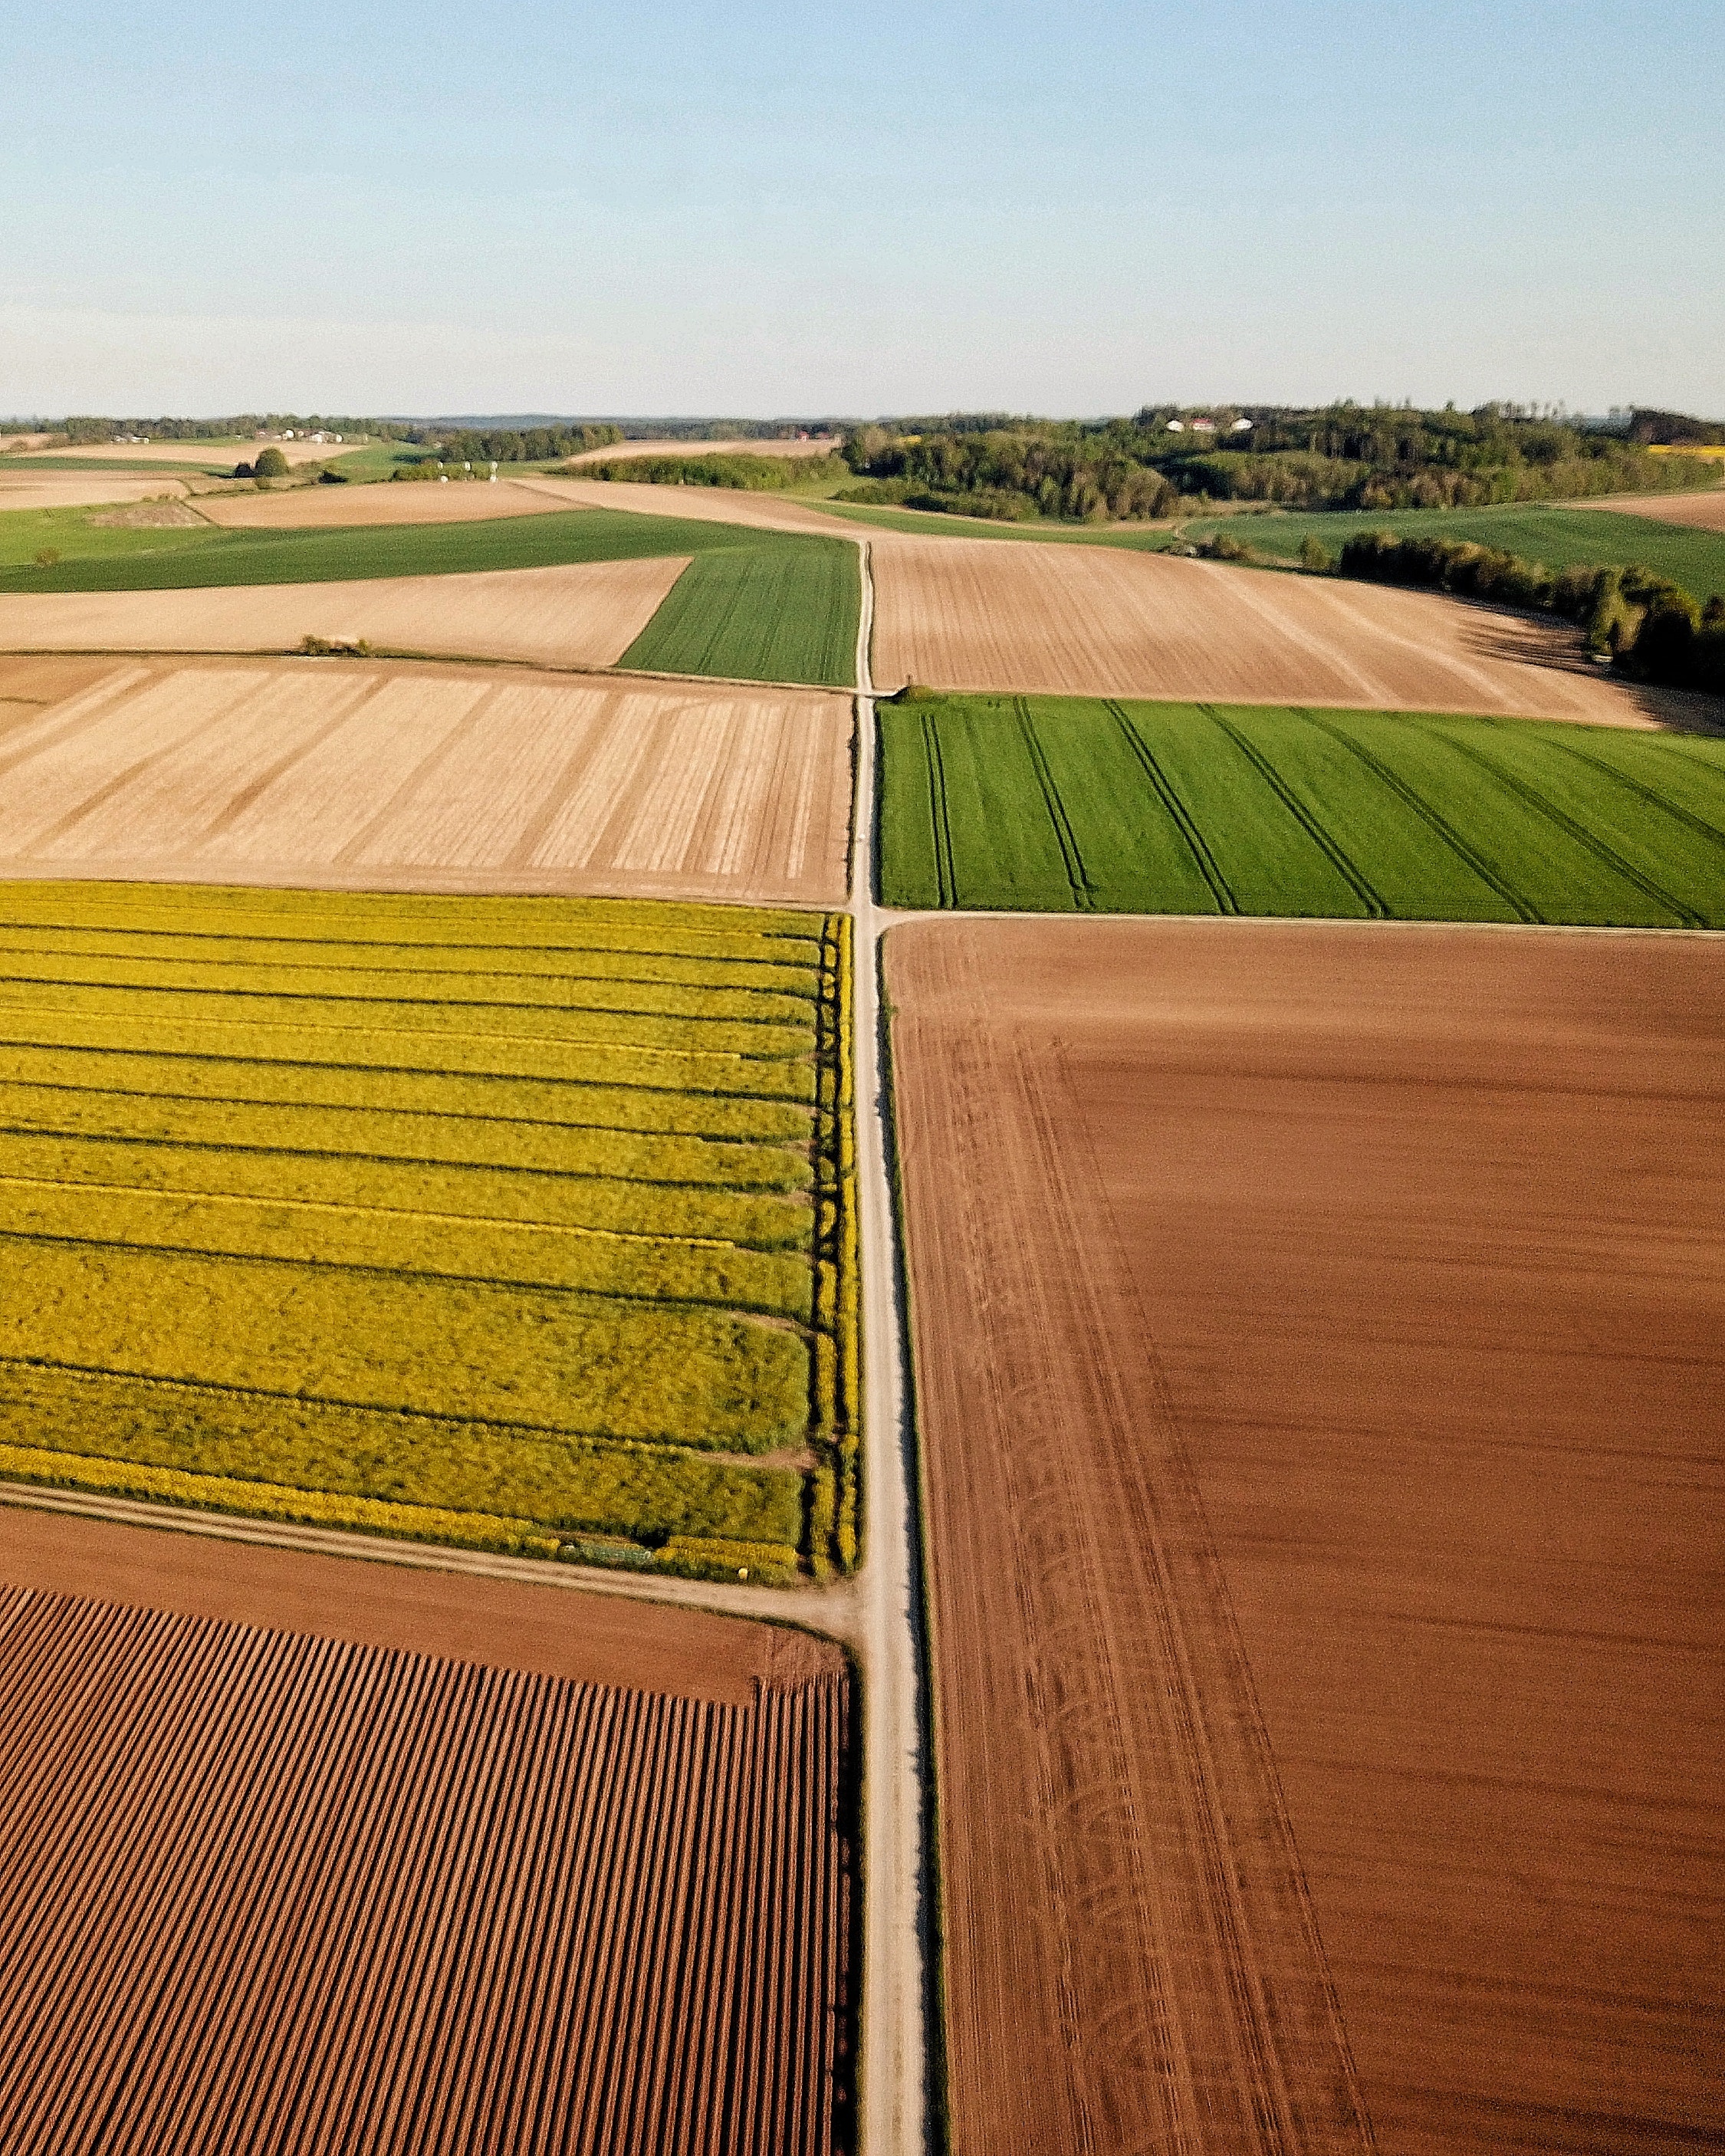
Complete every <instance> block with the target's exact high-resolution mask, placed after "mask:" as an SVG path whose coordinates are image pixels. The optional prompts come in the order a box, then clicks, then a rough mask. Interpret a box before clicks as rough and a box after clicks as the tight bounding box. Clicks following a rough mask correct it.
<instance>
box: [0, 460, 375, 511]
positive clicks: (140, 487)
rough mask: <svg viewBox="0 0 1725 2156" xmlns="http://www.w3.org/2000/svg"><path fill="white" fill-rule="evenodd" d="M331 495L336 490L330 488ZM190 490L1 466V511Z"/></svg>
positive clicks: (150, 481)
mask: <svg viewBox="0 0 1725 2156" xmlns="http://www.w3.org/2000/svg"><path fill="white" fill-rule="evenodd" d="M330 491H331V492H332V493H333V492H334V491H335V490H334V489H333V488H331V490H330ZM186 492H187V489H186V487H185V485H183V483H182V481H181V480H178V479H177V478H176V477H175V476H174V475H172V473H171V472H163V473H162V475H161V476H160V477H159V478H152V477H151V475H150V474H148V473H147V472H115V473H114V474H112V475H111V476H110V475H107V474H105V473H103V472H67V473H66V474H65V475H64V477H62V476H61V475H59V474H58V473H56V472H44V471H8V470H7V469H6V467H5V466H4V465H0V511H4V510H8V509H85V508H90V507H95V506H99V505H100V504H101V503H103V502H109V501H158V500H162V499H163V498H164V497H166V498H167V499H169V500H174V501H182V500H184V499H185V496H186Z"/></svg>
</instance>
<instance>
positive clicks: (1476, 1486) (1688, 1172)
mask: <svg viewBox="0 0 1725 2156" xmlns="http://www.w3.org/2000/svg"><path fill="white" fill-rule="evenodd" d="M886 948H887V965H886V987H887V990H888V993H889V994H890V996H891V999H892V1002H893V1004H894V1005H895V1006H896V1017H895V1019H894V1022H893V1036H892V1037H893V1059H894V1073H895V1098H896V1119H897V1131H898V1136H899V1141H900V1146H901V1165H902V1170H903V1178H904V1192H905V1201H906V1215H907V1235H908V1243H907V1263H908V1270H909V1281H910V1297H911V1319H912V1328H913V1341H914V1347H915V1353H916V1394H917V1402H918V1410H919V1419H920V1425H921V1444H922V1459H923V1471H924V1476H925V1482H926V1491H927V1511H928V1533H929V1560H928V1562H929V1578H930V1596H931V1614H932V1654H933V1661H934V1669H935V1679H936V1697H937V1732H936V1743H937V1769H938V1776H939V1789H940V1820H939V1853H940V1863H941V1872H940V1877H941V1889H942V1912H941V1921H942V1930H943V1935H944V1945H945V1953H946V1961H945V1979H944V1981H945V1996H946V2002H947V2030H946V2039H947V2063H948V2070H949V2080H950V2097H951V2106H952V2149H953V2151H954V2156H995V2152H998V2151H1000V2150H1003V2149H1031V2148H1037V2149H1048V2150H1050V2151H1053V2150H1056V2149H1058V2150H1061V2151H1065V2150H1069V2149H1078V2148H1093V2149H1096V2150H1097V2151H1101V2150H1104V2149H1107V2150H1113V2149H1127V2148H1142V2149H1150V2148H1193V2149H1203V2150H1212V2149H1214V2150H1223V2149H1227V2150H1241V2151H1244V2150H1248V2149H1250V2150H1261V2149H1263V2148H1286V2149H1293V2148H1299V2149H1302V2150H1307V2151H1319V2150H1341V2149H1349V2150H1360V2149H1363V2148H1365V2147H1366V2146H1368V2134H1370V2135H1373V2136H1375V2146H1376V2147H1377V2148H1378V2149H1379V2150H1380V2151H1383V2152H1385V2156H1487V2152H1491V2156H1506V2152H1507V2156H1645V2151H1648V2150H1651V2149H1654V2148H1659V2149H1676V2148H1702V2147H1704V2146H1712V2145H1714V2143H1716V2142H1717V2141H1718V2140H1720V2139H1721V2138H1725V2076H1722V2075H1721V2072H1720V2069H1719V2061H1718V2056H1717V2046H1715V2045H1713V2044H1712V2040H1711V2035H1710V2032H1711V2031H1712V2030H1717V2028H1718V2027H1719V2026H1720V2025H1721V2021H1722V2018H1725V1962H1722V1959H1721V1958H1720V1955H1719V1953H1718V1951H1717V1947H1718V1940H1719V1937H1720V1935H1721V1930H1722V1927H1725V1707H1722V1702H1725V1609H1722V1603H1721V1597H1720V1593H1719V1583H1720V1579H1721V1577H1722V1573H1721V1566H1720V1554H1721V1547H1722V1529H1725V1481H1722V1469H1725V1451H1722V1440H1721V1430H1722V1419H1721V1415H1720V1412H1719V1410H1720V1403H1721V1400H1722V1398H1725V1135H1722V1133H1725V1075H1722V1073H1725V1055H1722V1053H1721V1050H1722V1045H1725V943H1722V942H1720V940H1719V939H1717V938H1702V937H1659V936H1650V935H1635V934H1593V935H1589V934H1587V933H1585V932H1582V933H1547V932H1538V931H1513V932H1504V931H1496V932H1494V931H1490V930H1470V929H1445V928H1436V929H1434V928H1428V927H1402V926H1390V925H1387V924H1384V925H1372V926H1365V925H1361V926H1358V927H1344V926H1339V925H1325V926H1322V927H1317V926H1312V925H1307V924H1303V923H1298V924H1296V923H1288V924H1276V925H1274V926H1271V925H1269V924H1265V925H1261V926H1260V925H1257V924H1252V925H1247V924H1245V923H1241V922H1225V923H1224V922H1214V923H1209V922H1191V923H1180V924H1170V923H1163V922H1148V921H1141V922H1127V921H1083V922H1077V921H1071V922H1067V921H1058V922H1056V921H1040V922H1023V921H989V922H983V923H978V922H956V921H955V922H941V923H919V924H916V925H915V926H911V927H900V928H897V929H895V930H894V931H892V932H891V935H890V936H889V937H888V940H887V947H886Z"/></svg>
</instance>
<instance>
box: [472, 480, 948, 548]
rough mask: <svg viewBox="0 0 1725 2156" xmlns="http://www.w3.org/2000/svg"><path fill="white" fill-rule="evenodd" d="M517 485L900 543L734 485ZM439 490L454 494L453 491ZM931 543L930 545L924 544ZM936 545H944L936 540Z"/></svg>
mask: <svg viewBox="0 0 1725 2156" xmlns="http://www.w3.org/2000/svg"><path fill="white" fill-rule="evenodd" d="M516 484H517V485H521V486H525V487H531V488H532V489H533V490H534V491H535V492H536V493H541V494H543V495H545V496H546V497H547V500H548V501H549V502H550V503H551V505H552V506H553V507H556V508H559V509H634V510H639V511H640V512H641V514H642V515H643V516H691V517H698V518H699V519H700V520H701V522H702V523H704V524H748V525H753V526H757V527H762V528H764V529H765V530H767V531H809V532H813V533H814V534H815V535H816V536H818V537H819V538H822V539H857V538H861V537H865V536H866V537H867V538H869V539H870V540H875V539H878V538H882V537H885V538H886V539H888V540H896V536H897V535H896V533H891V532H887V533H880V532H875V531H869V532H867V533H864V532H862V531H860V530H859V528H858V527H857V526H855V525H847V524H845V521H844V520H843V519H842V518H840V517H837V516H827V515H825V514H824V512H823V511H820V510H819V509H814V508H809V507H808V506H805V505H803V503H801V502H795V501H788V500H785V499H784V498H783V496H782V495H773V494H747V493H745V492H744V491H743V490H742V489H741V488H740V487H730V486H649V485H644V484H643V485H635V484H634V481H632V480H602V479H550V478H546V479H522V480H518V481H517V482H516ZM450 491H453V487H450V488H440V489H439V492H450ZM924 543H927V542H924ZM934 543H936V544H941V543H944V542H938V541H937V542H934Z"/></svg>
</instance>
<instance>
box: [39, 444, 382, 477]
mask: <svg viewBox="0 0 1725 2156" xmlns="http://www.w3.org/2000/svg"><path fill="white" fill-rule="evenodd" d="M357 446H358V438H357V437H355V438H352V439H349V440H347V441H346V442H327V441H326V442H300V441H294V442H79V443H75V444H73V445H72V446H71V447H70V448H64V447H63V448H60V449H44V450H42V451H41V452H40V453H39V454H41V455H43V456H44V457H75V458H77V459H78V460H79V461H80V463H84V462H86V461H88V460H89V459H93V458H97V457H100V459H102V460H103V462H104V463H106V462H108V461H109V460H110V459H111V460H112V461H113V462H114V463H116V464H122V465H131V464H142V465H155V464H162V465H228V468H229V469H230V470H231V469H232V468H233V466H234V465H239V464H246V465H249V464H250V463H251V462H252V461H253V459H254V458H255V457H256V456H257V454H259V451H260V450H262V449H280V451H281V454H283V456H284V457H285V458H286V459H287V461H288V462H289V464H290V465H321V464H326V463H327V462H328V461H329V460H330V459H331V458H332V457H339V456H340V455H341V454H342V452H343V450H352V449H355V448H357Z"/></svg>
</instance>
